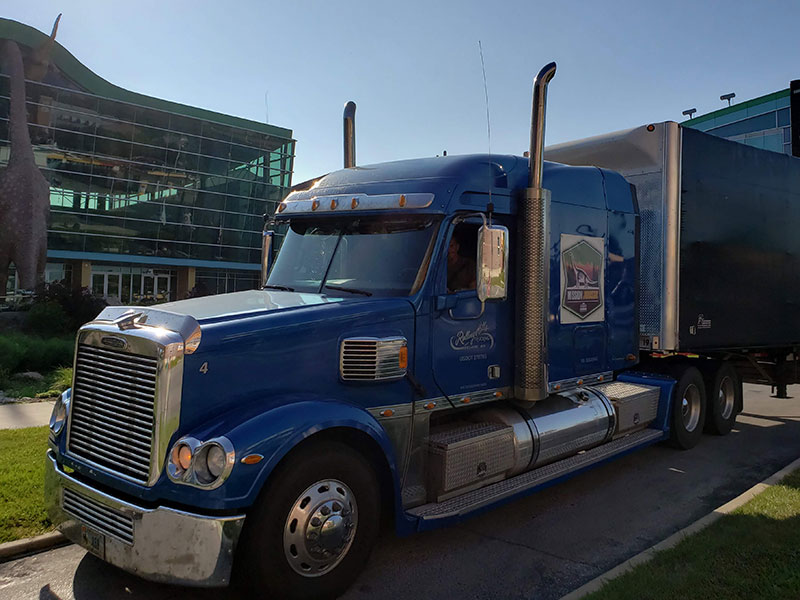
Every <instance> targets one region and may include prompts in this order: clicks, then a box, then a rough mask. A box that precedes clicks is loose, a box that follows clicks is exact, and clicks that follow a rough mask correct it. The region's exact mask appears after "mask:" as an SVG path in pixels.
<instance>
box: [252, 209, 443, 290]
mask: <svg viewBox="0 0 800 600" xmlns="http://www.w3.org/2000/svg"><path fill="white" fill-rule="evenodd" d="M437 225H438V220H435V219H433V218H431V217H416V218H412V219H409V218H408V217H405V218H403V219H399V218H396V217H395V218H387V217H380V218H377V217H373V218H363V219H359V220H357V221H352V220H349V221H333V220H326V221H314V222H308V221H298V222H293V223H291V225H290V228H289V231H288V232H287V234H286V238H285V239H284V242H283V245H282V246H281V250H280V252H279V254H278V258H277V260H276V261H275V266H274V267H273V269H272V272H271V273H270V275H269V279H268V280H267V287H272V288H289V289H292V290H294V291H300V292H318V293H325V294H328V295H333V296H351V295H354V294H358V295H367V296H372V295H375V296H407V295H409V294H410V293H411V292H412V291H413V288H414V287H415V282H417V280H418V276H419V280H420V281H421V279H422V277H423V276H424V269H426V268H427V265H425V264H423V262H424V259H425V256H426V253H427V251H428V248H429V247H430V245H431V243H432V240H433V234H434V232H435V230H436V227H437Z"/></svg>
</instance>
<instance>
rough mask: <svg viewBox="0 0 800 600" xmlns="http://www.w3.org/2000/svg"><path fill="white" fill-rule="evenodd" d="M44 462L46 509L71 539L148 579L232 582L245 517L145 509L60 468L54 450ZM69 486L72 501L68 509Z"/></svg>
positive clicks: (203, 583) (196, 583) (213, 583)
mask: <svg viewBox="0 0 800 600" xmlns="http://www.w3.org/2000/svg"><path fill="white" fill-rule="evenodd" d="M46 460H47V464H46V466H45V503H46V505H47V512H48V515H49V516H50V520H51V521H52V522H53V524H54V525H56V526H57V527H58V529H59V530H60V531H61V532H62V533H63V534H64V535H66V536H67V537H68V538H69V539H70V540H72V541H73V542H75V543H76V544H79V545H81V546H83V547H85V548H87V550H89V551H90V552H92V553H94V554H96V555H98V556H100V558H102V559H103V560H105V561H106V562H109V563H111V564H112V565H115V566H117V567H120V568H121V569H124V570H126V571H129V572H131V573H134V574H135V575H138V576H140V577H143V578H144V579H150V580H152V581H160V582H164V583H177V584H182V585H192V586H209V587H213V586H224V585H227V584H228V583H230V575H231V567H232V566H233V552H234V550H235V548H236V542H237V541H238V539H239V534H240V533H241V531H242V525H243V524H244V519H245V517H244V515H239V516H233V517H206V516H203V515H196V514H191V513H187V512H183V511H180V510H174V509H171V508H164V507H158V508H154V509H147V508H141V507H139V506H136V505H133V504H129V503H127V502H123V501H122V500H118V499H116V498H114V497H113V496H109V495H108V494H105V493H103V492H100V491H98V490H96V489H93V488H91V487H89V486H87V485H85V484H84V483H81V482H79V481H78V480H76V479H74V478H73V477H71V476H70V475H68V474H67V473H65V472H64V471H62V470H61V469H59V467H58V465H57V464H56V460H55V456H54V455H53V452H52V451H51V450H48V452H47V459H46ZM65 490H67V492H66V493H67V495H68V497H69V499H70V501H69V506H68V507H67V509H66V510H65V508H64V496H65ZM128 528H130V529H128Z"/></svg>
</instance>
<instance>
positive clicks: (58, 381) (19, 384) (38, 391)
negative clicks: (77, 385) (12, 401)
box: [0, 367, 72, 398]
mask: <svg viewBox="0 0 800 600" xmlns="http://www.w3.org/2000/svg"><path fill="white" fill-rule="evenodd" d="M71 385H72V367H58V368H57V369H55V370H53V371H51V372H50V373H46V374H45V375H44V379H43V380H42V381H31V380H29V379H11V378H8V377H7V378H5V380H4V381H3V380H0V389H1V390H3V393H5V395H6V396H8V397H9V398H55V397H57V396H58V395H59V394H61V392H63V391H64V390H66V389H67V388H68V387H70V386H71Z"/></svg>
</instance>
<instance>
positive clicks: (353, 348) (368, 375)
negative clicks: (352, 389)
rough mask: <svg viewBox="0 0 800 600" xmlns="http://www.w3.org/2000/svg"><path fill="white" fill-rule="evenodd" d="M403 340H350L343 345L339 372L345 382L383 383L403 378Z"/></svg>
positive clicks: (405, 345)
mask: <svg viewBox="0 0 800 600" xmlns="http://www.w3.org/2000/svg"><path fill="white" fill-rule="evenodd" d="M407 346H408V342H407V341H406V338H404V337H391V338H350V339H346V340H344V341H342V347H341V352H340V356H339V371H340V373H341V376H342V379H343V380H345V381H385V380H387V379H399V378H400V377H404V376H405V374H406V363H407V360H408V354H407V353H408V347H407Z"/></svg>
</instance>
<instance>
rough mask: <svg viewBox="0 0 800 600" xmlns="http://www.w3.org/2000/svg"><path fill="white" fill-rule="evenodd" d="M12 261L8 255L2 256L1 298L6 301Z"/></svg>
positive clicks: (0, 263) (0, 268)
mask: <svg viewBox="0 0 800 600" xmlns="http://www.w3.org/2000/svg"><path fill="white" fill-rule="evenodd" d="M10 262H11V261H10V260H9V257H8V254H7V253H5V252H4V253H3V254H2V255H0V297H2V298H3V299H4V300H5V296H6V286H7V285H8V265H9V264H10Z"/></svg>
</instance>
